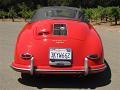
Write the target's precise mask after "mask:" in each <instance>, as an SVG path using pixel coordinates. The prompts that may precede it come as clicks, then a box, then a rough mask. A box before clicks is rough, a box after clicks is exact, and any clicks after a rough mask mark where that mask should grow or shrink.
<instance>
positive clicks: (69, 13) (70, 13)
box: [46, 9, 77, 18]
mask: <svg viewBox="0 0 120 90" xmlns="http://www.w3.org/2000/svg"><path fill="white" fill-rule="evenodd" d="M76 14H77V11H76V10H71V9H67V10H66V9H61V10H60V9H58V10H57V9H55V10H49V11H47V12H46V16H48V17H67V18H75V17H76Z"/></svg>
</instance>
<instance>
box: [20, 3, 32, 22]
mask: <svg viewBox="0 0 120 90" xmlns="http://www.w3.org/2000/svg"><path fill="white" fill-rule="evenodd" d="M18 7H19V9H20V12H19V15H20V16H21V17H22V18H24V19H25V21H26V19H28V18H31V17H32V15H33V12H32V10H31V9H30V8H29V7H27V6H26V4H25V3H24V2H23V3H22V5H18Z"/></svg>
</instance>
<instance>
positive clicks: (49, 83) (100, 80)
mask: <svg viewBox="0 0 120 90" xmlns="http://www.w3.org/2000/svg"><path fill="white" fill-rule="evenodd" d="M106 64H107V62H106ZM18 81H19V82H20V83H21V84H24V85H27V86H32V87H37V88H39V89H42V88H80V89H81V88H84V89H88V88H90V89H95V88H97V87H102V86H106V85H108V84H110V83H111V69H110V67H109V65H108V64H107V68H106V70H105V71H104V72H103V73H100V74H95V75H88V76H82V77H79V78H78V77H73V76H58V75H56V76H55V75H54V76H53V75H47V76H41V77H40V76H36V77H34V78H32V79H29V80H26V79H22V78H19V79H18Z"/></svg>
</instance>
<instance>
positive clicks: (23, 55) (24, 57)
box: [20, 53, 33, 60]
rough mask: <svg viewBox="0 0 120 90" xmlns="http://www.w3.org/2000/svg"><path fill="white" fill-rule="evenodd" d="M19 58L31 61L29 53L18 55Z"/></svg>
mask: <svg viewBox="0 0 120 90" xmlns="http://www.w3.org/2000/svg"><path fill="white" fill-rule="evenodd" d="M20 57H21V58H22V59H25V60H29V59H31V58H32V57H33V56H32V54H29V53H23V54H21V55H20Z"/></svg>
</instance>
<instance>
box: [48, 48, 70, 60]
mask: <svg viewBox="0 0 120 90" xmlns="http://www.w3.org/2000/svg"><path fill="white" fill-rule="evenodd" d="M49 58H50V60H52V59H54V60H71V59H72V51H71V49H70V48H64V49H63V48H50V50H49Z"/></svg>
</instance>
